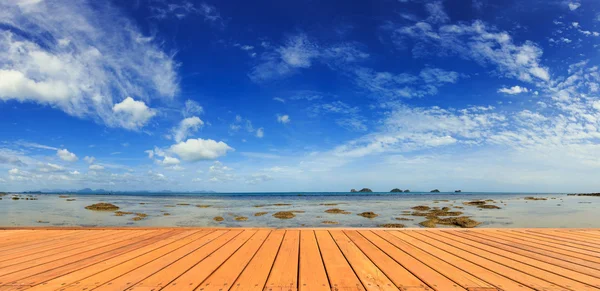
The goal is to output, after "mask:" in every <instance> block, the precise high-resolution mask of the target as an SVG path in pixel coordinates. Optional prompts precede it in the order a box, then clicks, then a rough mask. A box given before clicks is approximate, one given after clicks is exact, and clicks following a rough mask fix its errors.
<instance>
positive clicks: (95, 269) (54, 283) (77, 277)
mask: <svg viewBox="0 0 600 291" xmlns="http://www.w3.org/2000/svg"><path fill="white" fill-rule="evenodd" d="M192 233H194V231H186V232H181V233H178V234H175V235H171V236H169V237H165V238H164V239H161V240H159V241H157V242H155V243H152V244H149V245H147V246H144V247H141V248H139V249H137V250H133V251H130V252H127V253H124V254H122V255H120V256H117V257H113V258H111V259H109V260H106V261H103V262H98V263H97V264H94V265H90V266H88V267H85V268H83V269H79V270H77V271H74V272H71V273H67V274H64V275H62V276H60V277H57V278H55V279H52V280H49V281H46V282H42V283H40V284H38V285H36V286H33V287H32V288H31V289H27V290H29V291H42V290H56V289H58V288H60V287H64V286H68V285H70V284H72V283H75V282H78V281H79V282H80V281H81V280H84V279H86V278H88V277H90V276H93V275H96V274H98V273H100V272H102V271H104V270H108V269H110V268H113V267H115V266H118V265H121V264H124V263H127V262H129V261H130V260H133V259H135V258H137V257H140V256H143V255H146V254H148V253H151V252H153V251H156V250H159V249H161V248H163V247H165V246H167V245H169V244H171V243H173V242H175V241H177V240H179V239H181V238H185V237H188V236H190V235H191V234H192Z"/></svg>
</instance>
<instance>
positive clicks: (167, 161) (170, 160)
mask: <svg viewBox="0 0 600 291" xmlns="http://www.w3.org/2000/svg"><path fill="white" fill-rule="evenodd" d="M160 163H161V164H162V165H164V166H174V165H179V163H180V161H179V159H178V158H173V157H169V156H165V158H164V159H163V160H162V161H160Z"/></svg>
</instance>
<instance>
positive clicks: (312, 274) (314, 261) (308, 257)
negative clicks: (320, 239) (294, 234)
mask: <svg viewBox="0 0 600 291" xmlns="http://www.w3.org/2000/svg"><path fill="white" fill-rule="evenodd" d="M299 261H300V267H299V275H298V288H299V290H300V291H305V290H306V291H312V290H330V288H329V280H328V279H327V273H325V266H324V265H323V259H322V258H321V253H320V252H319V246H318V245H317V239H316V238H315V232H314V231H313V230H302V231H300V258H299Z"/></svg>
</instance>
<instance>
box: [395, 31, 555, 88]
mask: <svg viewBox="0 0 600 291" xmlns="http://www.w3.org/2000/svg"><path fill="white" fill-rule="evenodd" d="M386 28H387V29H390V30H391V31H392V39H393V41H394V42H395V43H396V44H397V46H398V48H399V49H404V48H405V47H406V39H407V38H411V39H414V40H416V41H417V43H416V44H415V46H414V47H413V50H412V53H413V55H414V56H415V57H425V56H427V55H431V54H439V55H442V56H448V55H457V56H459V57H461V58H465V59H469V60H473V61H476V62H478V63H480V64H482V65H486V64H493V65H495V66H496V69H497V70H498V72H499V73H501V74H503V75H505V76H506V77H511V78H517V79H519V80H521V81H524V82H536V81H542V82H548V81H550V73H549V71H548V68H546V67H544V66H542V65H541V64H540V59H541V56H542V53H543V50H542V49H541V48H540V47H539V46H537V45H536V44H535V43H533V42H531V41H525V42H524V43H523V44H521V45H518V44H515V43H514V41H513V39H512V37H511V36H510V35H509V34H508V33H507V32H504V31H498V30H497V29H495V28H494V27H490V26H488V25H486V24H485V23H484V22H482V21H479V20H477V21H474V22H472V23H471V24H470V25H467V24H462V23H461V24H448V25H442V26H440V27H439V28H438V29H437V30H436V29H435V28H434V27H432V26H431V25H430V24H428V23H425V22H417V23H416V24H414V25H411V26H405V25H395V24H391V25H388V26H386Z"/></svg>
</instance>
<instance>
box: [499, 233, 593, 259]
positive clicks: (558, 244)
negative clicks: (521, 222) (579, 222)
mask: <svg viewBox="0 0 600 291" xmlns="http://www.w3.org/2000/svg"><path fill="white" fill-rule="evenodd" d="M502 234H504V235H509V236H512V237H518V238H519V239H521V240H525V241H529V242H535V243H537V244H542V245H546V246H550V247H555V248H559V249H562V250H566V251H571V252H576V253H580V254H583V255H587V256H591V257H595V258H599V259H600V253H598V252H596V251H595V250H594V249H593V248H592V249H590V248H587V247H584V246H579V245H575V244H572V243H568V242H562V241H559V240H556V239H549V238H544V237H541V236H536V235H533V234H530V233H525V232H521V231H514V230H513V231H504V232H502Z"/></svg>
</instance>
